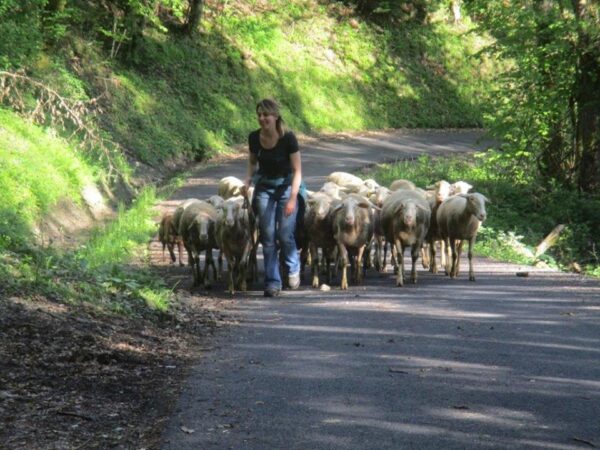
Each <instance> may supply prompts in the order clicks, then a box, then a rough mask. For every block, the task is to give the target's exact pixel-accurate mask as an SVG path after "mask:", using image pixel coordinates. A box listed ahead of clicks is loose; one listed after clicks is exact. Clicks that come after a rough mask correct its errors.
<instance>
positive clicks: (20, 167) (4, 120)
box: [0, 108, 97, 249]
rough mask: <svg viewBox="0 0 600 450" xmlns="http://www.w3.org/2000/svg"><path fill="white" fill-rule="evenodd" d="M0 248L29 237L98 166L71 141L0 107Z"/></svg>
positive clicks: (76, 193)
mask: <svg viewBox="0 0 600 450" xmlns="http://www.w3.org/2000/svg"><path fill="white" fill-rule="evenodd" d="M0 124H1V125H2V127H1V128H0V167H1V168H2V170H0V192H2V202H1V204H0V249H1V248H18V247H20V246H23V245H24V244H26V243H27V242H29V241H31V240H32V236H31V234H32V232H33V231H32V230H33V228H34V226H35V225H36V224H37V223H38V222H39V220H40V219H41V218H42V217H43V216H44V215H45V214H47V213H48V212H49V211H50V210H51V208H52V207H53V206H55V205H56V204H57V202H58V201H59V200H60V199H62V198H70V199H72V200H74V201H75V202H80V201H81V194H80V192H81V189H82V188H83V187H84V186H85V185H86V184H89V183H92V182H94V179H95V174H96V172H97V168H96V167H94V166H93V165H92V164H90V163H88V162H86V161H85V160H84V159H82V157H81V154H80V153H78V152H77V151H76V149H75V148H74V147H73V145H71V144H69V143H68V142H67V141H65V140H64V139H61V138H58V137H56V136H55V135H53V134H54V133H53V131H52V130H51V129H42V128H39V127H35V126H32V125H31V124H29V123H27V122H25V121H24V120H23V119H22V118H20V117H19V116H17V115H16V114H14V113H12V112H10V111H8V110H6V109H1V108H0Z"/></svg>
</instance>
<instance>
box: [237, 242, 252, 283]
mask: <svg viewBox="0 0 600 450" xmlns="http://www.w3.org/2000/svg"><path fill="white" fill-rule="evenodd" d="M253 248H254V246H253V245H252V243H250V242H248V243H247V244H246V246H245V247H244V252H243V253H242V259H241V260H240V279H241V281H242V283H241V290H242V291H244V292H245V291H246V290H248V284H247V282H246V272H247V270H248V260H249V259H250V256H251V254H252V250H253Z"/></svg>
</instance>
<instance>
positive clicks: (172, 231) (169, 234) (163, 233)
mask: <svg viewBox="0 0 600 450" xmlns="http://www.w3.org/2000/svg"><path fill="white" fill-rule="evenodd" d="M158 241H159V242H160V243H161V244H162V252H163V261H164V259H165V247H166V248H168V249H169V254H170V255H171V263H175V262H176V261H177V258H176V257H175V251H174V249H175V246H177V253H178V255H179V265H180V266H183V265H184V263H183V259H182V254H183V241H182V239H181V236H179V233H178V230H177V229H176V228H175V224H174V222H173V214H171V213H165V214H164V215H163V216H162V218H161V220H160V225H159V226H158Z"/></svg>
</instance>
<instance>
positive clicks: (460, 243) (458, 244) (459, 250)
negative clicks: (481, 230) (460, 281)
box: [454, 239, 464, 277]
mask: <svg viewBox="0 0 600 450" xmlns="http://www.w3.org/2000/svg"><path fill="white" fill-rule="evenodd" d="M463 242H464V241H463V240H462V239H457V240H456V249H457V253H458V256H457V261H456V273H455V274H454V276H455V277H457V276H458V274H459V273H460V256H461V254H462V248H463Z"/></svg>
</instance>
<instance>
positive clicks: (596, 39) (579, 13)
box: [465, 0, 600, 192]
mask: <svg viewBox="0 0 600 450" xmlns="http://www.w3.org/2000/svg"><path fill="white" fill-rule="evenodd" d="M465 4H466V6H467V7H468V8H469V11H470V12H471V14H472V15H473V16H474V17H475V18H476V20H477V22H478V24H479V25H480V26H481V27H483V28H484V29H485V30H487V31H489V32H490V33H491V34H492V36H493V37H494V38H495V39H496V42H495V44H494V45H493V46H492V47H490V51H492V52H494V53H495V54H497V55H500V56H501V57H502V58H504V60H505V61H507V62H508V65H507V66H508V68H507V70H506V71H505V72H504V73H501V74H499V79H500V82H501V90H500V91H499V92H498V95H497V96H496V97H497V99H498V101H497V104H496V105H495V110H496V113H495V115H494V116H493V117H492V118H491V122H490V123H491V125H492V126H493V128H494V129H495V130H496V131H498V132H499V133H501V137H503V138H504V139H505V141H506V142H507V147H506V150H507V153H508V154H510V156H511V157H513V158H515V160H518V163H517V164H521V165H522V164H524V163H527V162H529V163H530V168H531V169H536V168H537V170H538V172H539V174H540V175H541V176H542V177H544V178H546V179H554V180H557V181H559V182H561V183H563V184H565V185H570V186H573V187H578V188H579V189H581V190H583V191H587V192H599V191H600V31H599V30H600V27H599V23H598V17H599V7H598V2H597V1H585V0H572V1H564V0H562V1H550V0H514V1H510V0H472V1H466V2H465ZM536 166H537V167H536Z"/></svg>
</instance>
